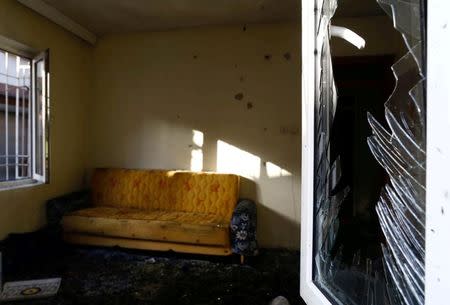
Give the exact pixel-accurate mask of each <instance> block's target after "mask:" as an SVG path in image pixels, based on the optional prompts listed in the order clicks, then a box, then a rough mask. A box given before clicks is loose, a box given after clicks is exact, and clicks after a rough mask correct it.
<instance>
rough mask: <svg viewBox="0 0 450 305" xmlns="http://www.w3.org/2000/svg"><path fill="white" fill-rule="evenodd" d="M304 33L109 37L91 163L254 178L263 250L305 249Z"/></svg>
mask: <svg viewBox="0 0 450 305" xmlns="http://www.w3.org/2000/svg"><path fill="white" fill-rule="evenodd" d="M299 54H300V27H299V25H295V24H272V25H248V26H244V25H242V26H232V27H203V28H193V29H185V30H176V31H168V32H154V33H140V34H124V35H112V36H106V37H104V38H103V39H101V40H100V41H99V43H98V46H97V48H96V49H95V56H94V57H95V60H94V62H95V80H96V81H95V101H96V102H95V103H92V105H91V107H90V111H89V112H90V126H89V130H90V135H91V137H90V142H89V143H90V144H89V147H90V152H89V156H90V157H91V159H90V167H91V168H92V167H102V166H105V167H110V166H113V167H128V168H163V169H187V170H189V169H196V170H199V169H203V170H213V171H215V170H219V171H224V172H234V173H237V174H240V175H242V176H246V177H247V178H248V179H244V181H243V183H242V191H241V193H242V196H244V197H250V198H252V199H254V200H255V201H257V202H258V204H259V209H258V212H259V215H258V217H259V219H258V221H259V240H260V243H261V244H262V246H265V247H288V248H298V246H299V239H300V236H299V232H300V228H299V223H300V206H299V202H300V193H299V192H300V159H301V156H300V117H301V113H300V108H301V107H300V103H301V99H300V94H301V92H300V62H299V57H300V56H299Z"/></svg>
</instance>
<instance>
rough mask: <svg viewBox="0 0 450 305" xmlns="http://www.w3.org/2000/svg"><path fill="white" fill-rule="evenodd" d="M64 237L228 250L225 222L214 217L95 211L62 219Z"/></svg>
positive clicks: (217, 216) (146, 212)
mask: <svg viewBox="0 0 450 305" xmlns="http://www.w3.org/2000/svg"><path fill="white" fill-rule="evenodd" d="M63 227H64V231H65V232H66V233H70V232H72V233H85V234H92V235H102V236H113V237H123V238H133V239H143V240H154V241H167V242H175V243H189V244H201V245H212V246H229V244H230V241H229V238H230V237H229V221H228V222H227V221H225V220H223V218H222V217H221V216H220V215H217V214H202V213H189V212H172V211H142V210H138V209H128V208H113V207H95V208H89V209H84V210H80V211H76V212H73V213H70V214H68V215H67V216H65V217H64V218H63Z"/></svg>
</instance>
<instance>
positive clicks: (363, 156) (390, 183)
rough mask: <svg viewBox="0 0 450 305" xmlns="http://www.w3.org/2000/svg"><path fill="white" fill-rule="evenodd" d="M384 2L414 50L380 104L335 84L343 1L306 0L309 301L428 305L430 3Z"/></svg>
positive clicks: (304, 279) (305, 282) (305, 272)
mask: <svg viewBox="0 0 450 305" xmlns="http://www.w3.org/2000/svg"><path fill="white" fill-rule="evenodd" d="M374 1H375V0H374ZM378 4H379V5H380V6H381V7H382V8H383V10H384V11H385V12H386V13H387V14H388V15H389V16H390V17H391V18H392V21H393V26H394V27H395V29H396V30H398V31H399V32H400V33H401V35H402V37H403V40H404V43H405V46H406V49H407V53H406V54H405V55H404V56H403V57H401V58H400V60H398V61H397V62H395V63H394V64H393V65H392V72H393V75H394V79H395V82H394V84H393V86H392V91H391V93H390V94H388V96H386V100H385V101H383V103H382V104H380V105H375V101H374V94H370V92H368V91H367V92H364V91H363V90H358V89H352V90H353V91H354V92H353V94H350V93H348V94H346V93H345V90H341V91H340V92H338V90H337V89H336V85H335V78H334V73H333V62H332V58H331V51H330V38H331V35H332V33H333V32H334V31H333V27H332V17H333V15H334V13H335V11H336V9H337V5H338V1H336V0H314V1H312V0H310V1H308V0H303V2H302V11H303V12H302V26H303V27H302V29H303V31H302V35H303V38H302V48H303V50H302V52H303V54H302V60H303V74H302V78H303V79H302V82H303V86H302V90H303V92H302V96H303V97H302V98H303V101H302V111H303V113H302V128H303V129H302V137H303V138H302V139H303V154H302V248H301V295H302V297H303V298H304V299H305V301H306V302H307V304H312V305H315V304H343V305H385V304H388V305H389V304H390V305H397V304H408V305H419V304H425V251H426V250H425V239H426V222H425V221H426V204H425V202H426V200H425V198H426V195H427V193H426V179H425V178H426V174H427V171H426V161H427V153H426V152H427V147H426V142H427V141H426V140H427V134H426V127H427V116H426V114H427V107H426V62H427V60H426V59H427V58H426V53H427V52H426V50H427V48H426V47H427V46H426V41H427V40H426V9H425V5H426V3H425V1H424V0H378ZM341 32H342V31H341ZM344 32H345V31H344ZM350 36H351V35H350ZM341 37H342V35H341ZM379 86H382V85H379ZM383 89H385V87H384V85H383V88H380V90H378V91H382V90H383ZM347 91H348V89H347ZM357 91H359V92H357ZM378 91H377V90H375V91H374V92H378ZM355 109H356V110H355ZM362 117H363V118H364V119H361V118H362ZM366 131H367V132H366Z"/></svg>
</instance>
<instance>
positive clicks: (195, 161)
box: [191, 149, 203, 172]
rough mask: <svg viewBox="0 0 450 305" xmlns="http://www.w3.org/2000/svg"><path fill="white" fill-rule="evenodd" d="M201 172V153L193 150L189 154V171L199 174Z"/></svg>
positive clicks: (198, 150)
mask: <svg viewBox="0 0 450 305" xmlns="http://www.w3.org/2000/svg"><path fill="white" fill-rule="evenodd" d="M202 170H203V151H202V150H201V149H193V150H192V152H191V171H193V172H201V171H202Z"/></svg>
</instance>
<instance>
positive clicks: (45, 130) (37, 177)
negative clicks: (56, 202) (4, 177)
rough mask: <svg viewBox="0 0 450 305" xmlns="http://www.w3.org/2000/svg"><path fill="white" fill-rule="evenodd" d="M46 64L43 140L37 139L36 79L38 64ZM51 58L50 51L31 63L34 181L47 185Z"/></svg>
mask: <svg viewBox="0 0 450 305" xmlns="http://www.w3.org/2000/svg"><path fill="white" fill-rule="evenodd" d="M41 61H43V62H44V70H45V72H44V78H43V79H42V84H41V86H42V88H43V93H42V95H43V97H42V98H43V100H44V107H42V112H41V116H42V118H43V119H42V120H41V121H40V122H39V123H40V124H41V128H42V132H43V135H42V138H41V139H37V137H36V130H35V128H36V120H37V119H36V117H37V111H36V109H37V106H36V103H37V100H38V98H37V96H36V88H37V84H36V82H37V79H36V71H35V70H36V65H37V63H38V62H41ZM48 61H49V56H48V50H47V51H45V52H42V53H40V54H39V55H37V56H35V57H34V58H33V60H32V61H31V67H32V68H31V79H32V81H31V91H32V99H31V100H32V109H33V114H32V129H31V133H32V134H31V139H32V142H33V145H32V160H33V167H32V168H33V171H32V178H33V180H36V181H39V182H42V183H46V182H47V181H48V162H47V159H48V115H49V111H48V110H49V104H48V99H49V91H50V73H49V67H48V65H49V62H48ZM38 141H40V142H41V143H40V144H41V145H42V149H43V151H42V156H40V157H41V163H42V167H43V168H42V171H43V172H42V174H39V173H38V169H37V167H36V163H37V162H36V146H37V143H38Z"/></svg>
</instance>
